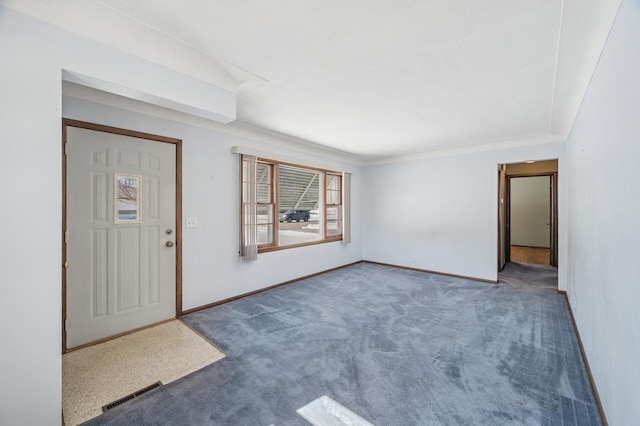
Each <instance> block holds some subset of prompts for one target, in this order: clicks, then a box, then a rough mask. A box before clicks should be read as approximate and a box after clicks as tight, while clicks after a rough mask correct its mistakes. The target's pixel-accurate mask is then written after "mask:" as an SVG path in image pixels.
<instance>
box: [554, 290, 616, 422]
mask: <svg viewBox="0 0 640 426" xmlns="http://www.w3.org/2000/svg"><path fill="white" fill-rule="evenodd" d="M558 293H560V294H563V295H564V300H565V302H566V303H567V307H568V308H569V313H570V314H571V324H573V329H574V330H575V332H576V336H578V346H580V353H581V354H582V359H583V360H584V365H585V367H586V368H587V375H588V376H589V383H591V390H592V391H593V396H594V398H595V399H596V405H597V406H598V412H599V413H600V419H601V420H602V424H603V425H604V426H609V422H607V416H606V415H605V414H604V408H602V401H601V400H600V394H598V388H597V387H596V382H595V380H593V374H591V367H590V366H589V360H588V359H587V353H586V352H585V351H584V346H583V345H582V338H581V337H580V330H578V324H576V318H575V317H574V316H573V309H572V308H571V303H569V298H568V297H567V292H566V291H562V290H558Z"/></svg>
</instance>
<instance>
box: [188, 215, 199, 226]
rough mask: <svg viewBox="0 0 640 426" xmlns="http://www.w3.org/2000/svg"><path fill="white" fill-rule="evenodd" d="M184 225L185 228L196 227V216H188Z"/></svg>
mask: <svg viewBox="0 0 640 426" xmlns="http://www.w3.org/2000/svg"><path fill="white" fill-rule="evenodd" d="M186 226H187V228H197V227H198V218H197V217H188V218H187V225H186Z"/></svg>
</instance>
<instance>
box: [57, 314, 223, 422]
mask: <svg viewBox="0 0 640 426" xmlns="http://www.w3.org/2000/svg"><path fill="white" fill-rule="evenodd" d="M224 356H225V354H224V353H222V352H221V351H220V350H218V348H216V347H215V346H214V345H213V344H212V343H211V342H209V341H208V340H206V339H204V338H203V337H202V336H201V335H200V334H198V333H196V332H195V331H193V330H192V329H191V328H189V327H188V326H187V325H185V324H184V323H183V322H182V321H180V320H175V321H170V322H167V323H164V324H160V325H157V326H155V327H151V328H147V329H144V330H141V331H138V332H135V333H131V334H128V335H125V336H122V337H119V338H116V339H113V340H109V341H106V342H103V343H100V344H97V345H94V346H89V347H86V348H82V349H78V350H76V351H72V352H69V353H66V354H64V355H63V356H62V409H63V415H64V421H65V425H67V426H69V425H77V424H79V423H82V422H84V421H86V420H89V419H91V418H93V417H96V416H98V415H100V414H102V406H103V405H106V404H109V403H111V402H113V401H115V400H117V399H119V398H122V397H124V396H127V395H129V394H131V393H133V392H136V391H138V390H140V389H142V388H144V387H146V386H149V385H151V384H153V383H155V382H157V381H161V382H162V383H163V384H167V383H169V382H172V381H174V380H176V379H179V378H180V377H183V376H186V375H187V374H190V373H192V372H194V371H196V370H199V369H200V368H202V367H204V366H206V365H209V364H211V363H213V362H215V361H218V360H219V359H221V358H223V357H224Z"/></svg>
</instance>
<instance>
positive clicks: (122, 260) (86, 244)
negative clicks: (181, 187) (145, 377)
mask: <svg viewBox="0 0 640 426" xmlns="http://www.w3.org/2000/svg"><path fill="white" fill-rule="evenodd" d="M65 124H66V126H65V129H66V145H65V151H66V177H65V194H66V203H65V218H66V223H65V229H66V232H65V242H66V244H65V253H66V261H65V266H66V268H67V269H66V276H65V280H64V281H65V290H66V300H65V302H66V306H65V308H66V309H65V329H66V341H65V347H66V348H74V347H78V346H82V345H85V344H88V343H91V342H96V341H100V340H103V339H105V338H109V337H112V336H115V335H119V334H122V333H125V332H128V331H131V330H135V329H139V328H141V327H145V326H147V325H150V324H154V323H158V322H161V321H164V320H167V319H171V318H175V316H176V313H177V312H176V310H177V304H176V293H177V285H176V283H177V276H176V270H177V268H176V265H177V259H178V257H177V256H178V249H179V245H178V243H179V227H178V226H176V225H177V224H179V223H180V222H179V221H178V222H177V218H178V215H177V212H178V211H177V208H176V204H177V203H176V193H177V190H178V189H177V185H176V179H177V174H176V164H177V162H176V158H177V157H176V156H177V152H176V151H177V149H179V141H177V140H169V139H167V138H159V139H161V140H157V139H156V140H152V139H151V135H141V134H134V133H133V132H125V131H122V132H120V131H119V129H113V128H106V127H102V126H94V125H88V124H87V123H77V122H71V121H66V122H65ZM74 124H76V125H74ZM119 132H120V133H119ZM122 133H128V134H122ZM178 313H179V312H178Z"/></svg>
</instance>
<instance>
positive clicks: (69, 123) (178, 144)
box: [61, 118, 182, 353]
mask: <svg viewBox="0 0 640 426" xmlns="http://www.w3.org/2000/svg"><path fill="white" fill-rule="evenodd" d="M67 127H78V128H82V129H88V130H95V131H98V132H105V133H113V134H116V135H121V136H131V137H134V138H139V139H147V140H150V141H154V142H159V143H169V144H173V145H175V148H176V175H175V181H176V199H175V206H176V224H175V228H176V234H175V250H176V276H175V282H176V293H175V308H176V315H175V317H176V318H179V317H180V316H182V140H181V139H176V138H170V137H167V136H160V135H154V134H151V133H144V132H138V131H135V130H128V129H122V128H119V127H112V126H105V125H102V124H96V123H89V122H86V121H79V120H73V119H69V118H63V119H62V226H61V229H62V238H61V241H62V263H61V266H62V353H66V352H67V332H66V327H65V323H66V319H67V269H66V267H65V265H66V264H67V244H66V242H65V233H66V230H67V229H66V226H67V156H66V152H65V151H66V149H65V147H66V143H67ZM133 331H135V330H133ZM115 337H118V336H111V337H109V338H107V339H102V340H101V341H104V340H109V339H112V338H115ZM92 344H93V343H92ZM84 346H88V345H84Z"/></svg>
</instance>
